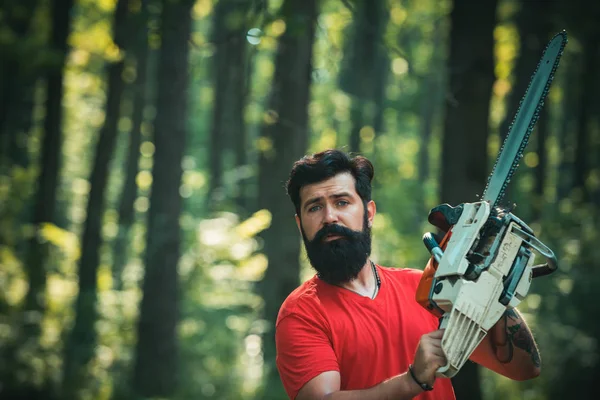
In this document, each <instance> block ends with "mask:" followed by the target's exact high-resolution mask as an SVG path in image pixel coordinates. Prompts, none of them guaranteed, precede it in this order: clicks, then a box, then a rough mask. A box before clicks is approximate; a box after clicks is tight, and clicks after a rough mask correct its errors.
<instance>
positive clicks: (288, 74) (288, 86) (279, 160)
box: [258, 0, 318, 399]
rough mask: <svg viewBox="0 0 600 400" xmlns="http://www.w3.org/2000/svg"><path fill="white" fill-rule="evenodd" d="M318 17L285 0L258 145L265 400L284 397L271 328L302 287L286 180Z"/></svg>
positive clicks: (302, 114) (302, 136) (302, 134)
mask: <svg viewBox="0 0 600 400" xmlns="http://www.w3.org/2000/svg"><path fill="white" fill-rule="evenodd" d="M317 15H318V10H317V1H316V0H305V1H302V2H299V1H296V0H284V2H283V5H282V7H281V16H282V18H283V21H284V22H285V26H286V28H285V32H284V33H283V34H282V35H281V37H280V39H279V45H278V49H277V54H276V56H275V75H274V78H273V84H272V89H271V90H272V91H271V94H270V96H271V98H270V103H269V109H268V110H267V111H266V114H265V117H264V120H265V123H264V125H263V129H262V132H261V137H260V138H259V142H258V145H259V150H260V151H261V153H260V156H259V157H260V158H259V171H260V172H259V195H258V199H259V200H258V205H259V207H260V208H265V209H267V210H269V211H270V212H271V215H272V220H271V221H272V222H271V227H270V228H269V229H267V230H266V231H265V232H264V234H263V235H262V238H263V240H264V252H265V255H266V256H267V258H268V263H269V266H268V268H267V271H266V273H265V277H264V279H263V281H262V282H261V284H260V292H261V294H262V297H263V299H264V315H265V318H266V320H267V321H268V323H269V327H268V331H267V332H266V334H265V336H264V344H263V346H264V347H263V348H264V353H263V354H264V359H265V367H266V370H265V372H266V374H267V378H266V382H265V387H266V388H268V390H266V391H265V393H264V395H263V397H261V398H263V399H271V398H281V396H282V395H283V392H282V386H281V381H280V380H279V376H278V374H277V371H276V369H275V340H274V327H275V322H276V319H277V313H278V311H279V307H280V306H281V304H282V303H283V301H284V300H285V298H286V297H287V295H288V294H289V293H291V292H292V290H294V289H295V288H296V287H297V286H298V284H299V283H300V264H299V262H300V238H299V237H298V229H297V227H296V225H295V224H294V219H293V216H294V211H293V208H292V207H291V205H290V203H289V200H288V199H287V198H286V195H285V189H284V182H285V181H286V180H287V178H288V174H289V170H290V168H291V167H292V164H293V162H294V161H296V160H297V159H299V158H300V157H301V156H302V155H303V154H304V152H305V151H306V149H307V147H308V102H309V98H310V84H311V74H312V46H313V41H314V37H315V23H316V19H317ZM276 388H279V390H276Z"/></svg>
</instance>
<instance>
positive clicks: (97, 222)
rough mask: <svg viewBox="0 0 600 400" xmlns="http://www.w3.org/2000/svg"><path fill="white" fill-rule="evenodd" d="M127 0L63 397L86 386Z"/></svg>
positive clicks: (121, 9)
mask: <svg viewBox="0 0 600 400" xmlns="http://www.w3.org/2000/svg"><path fill="white" fill-rule="evenodd" d="M128 3H129V0H118V1H117V3H116V8H115V14H114V22H113V32H114V35H113V36H114V38H113V41H114V43H115V45H117V46H118V47H119V50H120V52H121V54H120V58H119V59H118V60H117V61H115V62H112V63H110V64H109V65H108V66H107V75H108V82H107V88H106V108H105V110H106V116H105V119H104V124H103V126H102V128H101V129H100V135H99V138H98V142H97V145H96V153H95V157H94V164H93V166H92V171H91V175H90V178H89V182H90V192H89V196H88V200H87V207H86V216H87V217H86V220H85V224H84V228H83V236H82V239H81V258H80V259H79V263H78V277H79V292H78V294H77V299H76V302H75V323H74V326H73V328H72V330H71V332H70V334H69V337H68V339H67V342H66V345H65V356H64V357H65V358H64V370H63V382H62V390H63V395H64V396H65V397H66V398H69V399H70V398H76V397H78V396H79V395H78V392H79V390H80V389H81V388H83V387H85V386H86V379H87V377H88V371H87V368H88V363H89V362H90V361H91V360H92V359H93V358H94V354H95V349H96V331H95V323H96V321H97V318H98V312H97V309H96V306H97V305H96V302H97V297H98V294H97V281H98V276H97V275H98V265H99V263H100V254H99V253H100V247H101V245H102V216H103V215H104V203H105V201H104V200H105V189H106V185H107V181H108V168H109V163H110V161H111V158H112V156H113V151H114V146H115V141H116V138H117V132H118V130H117V124H118V121H119V112H120V107H121V97H122V93H123V90H124V87H125V82H124V81H123V78H122V74H123V68H124V65H125V61H124V54H123V52H124V51H125V36H126V34H127V29H126V22H127V13H128V8H129V5H128Z"/></svg>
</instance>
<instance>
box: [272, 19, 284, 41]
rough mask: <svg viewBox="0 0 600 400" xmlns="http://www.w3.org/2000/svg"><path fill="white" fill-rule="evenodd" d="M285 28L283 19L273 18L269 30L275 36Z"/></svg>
mask: <svg viewBox="0 0 600 400" xmlns="http://www.w3.org/2000/svg"><path fill="white" fill-rule="evenodd" d="M285 28H286V26H285V21H284V20H282V19H278V20H275V21H273V23H272V24H271V32H272V33H273V36H275V37H277V36H280V35H281V34H282V33H283V32H285Z"/></svg>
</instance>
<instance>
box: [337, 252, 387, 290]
mask: <svg viewBox="0 0 600 400" xmlns="http://www.w3.org/2000/svg"><path fill="white" fill-rule="evenodd" d="M338 286H340V287H343V288H344V289H348V290H351V291H353V292H355V293H358V294H359V295H361V296H365V297H371V298H372V297H373V294H375V291H376V290H377V282H376V279H375V275H374V273H373V266H372V265H371V260H369V259H367V262H366V263H365V265H363V267H362V268H361V270H360V272H359V273H358V276H357V277H356V278H355V279H353V280H351V281H348V282H343V283H340V284H339V285H338Z"/></svg>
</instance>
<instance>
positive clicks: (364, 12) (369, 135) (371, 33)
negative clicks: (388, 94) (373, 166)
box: [340, 0, 389, 152]
mask: <svg viewBox="0 0 600 400" xmlns="http://www.w3.org/2000/svg"><path fill="white" fill-rule="evenodd" d="M353 4H354V6H353V7H352V14H353V17H354V20H353V22H352V24H351V25H350V26H349V28H348V31H349V33H348V37H349V39H348V40H347V41H346V45H345V50H344V59H343V60H342V71H341V72H340V88H341V89H342V90H344V91H346V92H348V93H349V94H350V96H352V105H351V119H352V128H351V131H350V139H349V144H350V148H349V150H350V151H352V152H359V151H361V146H360V144H361V135H362V136H363V137H364V138H365V139H366V140H368V141H373V140H374V138H375V135H376V134H378V133H380V130H381V129H382V128H383V127H382V120H383V99H384V90H383V88H384V87H385V84H386V81H387V76H388V70H389V58H388V56H387V51H386V48H385V44H384V41H383V38H384V33H385V29H386V26H387V23H388V20H389V10H388V8H387V4H386V2H385V1H384V0H373V1H358V2H354V3H353ZM363 128H364V130H363ZM375 128H377V130H376V129H375Z"/></svg>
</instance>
